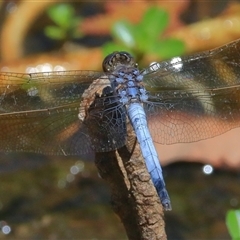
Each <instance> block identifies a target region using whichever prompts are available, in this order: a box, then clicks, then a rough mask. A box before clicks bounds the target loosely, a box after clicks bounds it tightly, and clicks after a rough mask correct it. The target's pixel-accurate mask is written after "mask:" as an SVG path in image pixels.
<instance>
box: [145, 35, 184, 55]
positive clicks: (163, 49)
mask: <svg viewBox="0 0 240 240" xmlns="http://www.w3.org/2000/svg"><path fill="white" fill-rule="evenodd" d="M149 50H150V52H152V53H155V54H157V55H158V56H159V57H160V58H165V59H167V58H171V57H175V56H179V55H182V54H183V53H184V51H185V44H184V42H182V41H181V40H178V39H166V40H162V41H159V42H155V43H154V44H153V45H152V46H151V49H149Z"/></svg>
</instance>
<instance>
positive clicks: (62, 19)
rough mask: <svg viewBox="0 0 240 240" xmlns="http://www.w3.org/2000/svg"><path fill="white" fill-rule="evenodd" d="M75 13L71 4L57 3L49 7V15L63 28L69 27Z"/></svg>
mask: <svg viewBox="0 0 240 240" xmlns="http://www.w3.org/2000/svg"><path fill="white" fill-rule="evenodd" d="M74 13H75V11H74V8H73V6H71V5H70V4H57V5H54V6H52V7H50V8H49V9H48V15H49V17H50V18H51V19H52V20H53V21H54V22H55V23H56V24H57V25H58V26H61V27H62V28H68V27H69V25H70V22H71V19H72V18H74Z"/></svg>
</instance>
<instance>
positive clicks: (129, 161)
mask: <svg viewBox="0 0 240 240" xmlns="http://www.w3.org/2000/svg"><path fill="white" fill-rule="evenodd" d="M95 163H96V166H97V168H98V171H99V173H100V175H101V177H102V178H103V179H105V180H106V181H107V182H108V184H109V186H110V189H111V196H112V197H111V198H112V206H113V210H114V211H115V213H116V214H117V215H118V216H119V217H120V219H121V221H122V223H123V225H124V227H125V229H126V233H127V236H128V238H129V239H133V240H136V239H146V240H149V239H151V240H155V239H161V240H165V239H167V236H166V233H165V222H164V219H163V216H164V214H163V208H162V205H161V203H160V200H159V197H158V195H157V192H156V190H155V188H154V186H153V184H152V181H151V178H150V175H149V173H148V172H147V169H146V166H145V163H144V160H143V158H142V155H141V151H140V149H139V146H138V144H136V147H135V149H134V151H133V153H131V152H130V151H129V150H128V149H127V147H122V148H120V149H118V150H117V151H112V152H105V153H96V160H95Z"/></svg>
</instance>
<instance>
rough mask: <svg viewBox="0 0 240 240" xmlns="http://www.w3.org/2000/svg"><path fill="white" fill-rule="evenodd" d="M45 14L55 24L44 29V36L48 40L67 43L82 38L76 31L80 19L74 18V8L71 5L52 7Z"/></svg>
mask: <svg viewBox="0 0 240 240" xmlns="http://www.w3.org/2000/svg"><path fill="white" fill-rule="evenodd" d="M47 14H48V16H49V18H50V19H51V20H52V21H53V22H54V23H55V25H51V26H47V27H46V28H45V29H44V32H45V35H46V36H48V37H49V38H52V39H55V40H64V41H67V40H69V39H73V38H80V37H82V34H81V33H80V31H79V29H78V25H79V23H80V21H81V18H80V17H76V16H75V10H74V7H73V6H72V5H71V4H64V3H62V4H56V5H53V6H51V7H50V8H49V9H48V11H47Z"/></svg>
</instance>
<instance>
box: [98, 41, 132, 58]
mask: <svg viewBox="0 0 240 240" xmlns="http://www.w3.org/2000/svg"><path fill="white" fill-rule="evenodd" d="M102 51H103V55H104V56H106V55H108V54H110V53H113V52H116V51H127V52H131V50H130V49H129V48H127V47H126V46H124V45H122V44H117V43H112V42H108V43H106V44H104V45H103V46H102Z"/></svg>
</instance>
